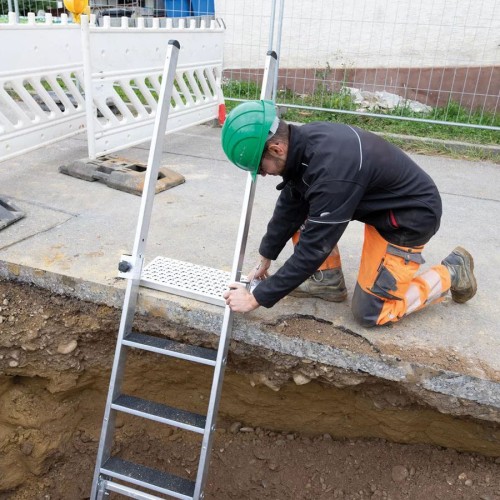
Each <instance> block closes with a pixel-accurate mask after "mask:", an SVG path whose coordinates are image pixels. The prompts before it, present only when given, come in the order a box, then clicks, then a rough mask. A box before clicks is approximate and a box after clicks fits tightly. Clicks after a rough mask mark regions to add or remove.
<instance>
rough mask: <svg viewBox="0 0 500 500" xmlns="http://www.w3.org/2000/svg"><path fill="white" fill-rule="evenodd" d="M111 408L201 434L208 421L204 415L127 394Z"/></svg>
mask: <svg viewBox="0 0 500 500" xmlns="http://www.w3.org/2000/svg"><path fill="white" fill-rule="evenodd" d="M111 408H113V409H114V410H118V411H123V412H125V413H130V414H132V415H137V416H138V417H144V418H149V419H150V420H155V421H156V422H161V423H162V424H168V425H173V426H174V427H178V428H180V429H186V430H188V431H193V432H198V433H199V434H203V432H204V431H205V424H206V421H207V417H205V416H204V415H199V414H198V413H192V412H190V411H185V410H179V409H177V408H172V407H171V406H167V405H164V404H161V403H155V402H154V401H147V400H145V399H141V398H137V397H135V396H127V395H126V394H121V395H120V396H118V398H117V399H115V401H113V403H112V404H111Z"/></svg>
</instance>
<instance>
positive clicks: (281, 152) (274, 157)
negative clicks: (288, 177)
mask: <svg viewBox="0 0 500 500" xmlns="http://www.w3.org/2000/svg"><path fill="white" fill-rule="evenodd" d="M287 151H288V148H287V145H286V144H283V143H276V144H271V145H270V146H269V148H268V149H267V151H266V152H265V153H264V154H263V155H262V159H261V160H260V165H259V170H258V171H257V173H258V174H259V175H262V177H265V176H266V175H282V174H283V171H284V170H285V163H286V155H287Z"/></svg>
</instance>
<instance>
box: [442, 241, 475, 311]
mask: <svg viewBox="0 0 500 500" xmlns="http://www.w3.org/2000/svg"><path fill="white" fill-rule="evenodd" d="M441 264H443V266H446V268H447V269H448V271H449V272H450V277H451V288H450V291H451V298H452V299H453V300H454V301H455V302H458V303H460V304H463V303H464V302H467V301H468V300H470V299H472V297H474V295H476V291H477V283H476V278H475V277H474V259H473V258H472V255H471V254H470V253H469V252H468V251H467V250H465V248H462V247H457V248H455V250H453V252H451V253H450V255H448V257H446V259H444V260H443V261H442V262H441Z"/></svg>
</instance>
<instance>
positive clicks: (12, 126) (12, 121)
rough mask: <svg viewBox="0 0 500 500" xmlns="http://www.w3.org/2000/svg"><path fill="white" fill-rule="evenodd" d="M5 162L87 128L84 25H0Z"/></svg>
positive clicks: (0, 139) (0, 140)
mask: <svg viewBox="0 0 500 500" xmlns="http://www.w3.org/2000/svg"><path fill="white" fill-rule="evenodd" d="M0 47H1V53H2V55H1V57H0V160H5V159H8V158H11V157H13V156H15V155H18V154H22V153H25V152H27V151H30V150H32V149H36V148H38V147H40V146H43V145H46V144H50V143H51V142H55V141H59V140H61V139H64V138H67V137H70V136H71V135H73V134H76V133H78V132H79V131H81V130H82V129H83V128H84V127H85V100H84V97H83V91H82V85H83V60H82V50H81V36H80V27H79V26H78V25H70V24H68V22H67V16H65V15H63V16H61V23H60V24H53V23H52V18H51V16H50V15H46V20H45V24H35V15H34V14H31V15H29V16H28V24H23V25H21V24H17V23H16V20H15V14H14V13H11V14H9V23H8V24H2V25H0Z"/></svg>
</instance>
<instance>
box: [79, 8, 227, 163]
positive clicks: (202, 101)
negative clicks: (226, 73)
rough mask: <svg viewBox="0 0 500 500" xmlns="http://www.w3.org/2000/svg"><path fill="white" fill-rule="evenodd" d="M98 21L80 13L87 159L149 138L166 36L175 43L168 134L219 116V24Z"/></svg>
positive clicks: (142, 20)
mask: <svg viewBox="0 0 500 500" xmlns="http://www.w3.org/2000/svg"><path fill="white" fill-rule="evenodd" d="M128 23H129V19H128V18H126V17H124V18H122V25H121V26H120V27H112V26H111V25H110V18H104V25H103V26H96V25H95V22H92V20H90V22H89V20H88V19H87V18H86V17H84V16H82V46H83V57H84V72H85V89H86V94H87V102H88V103H90V102H92V103H93V106H88V107H87V129H88V145H89V157H90V158H95V157H97V156H101V155H104V154H107V153H110V152H113V151H116V150H118V149H122V148H123V147H124V145H126V146H132V145H134V144H139V143H141V142H144V141H146V140H149V139H150V138H151V134H152V131H153V125H154V119H155V115H156V109H157V96H158V94H159V91H160V78H161V74H162V71H163V66H164V62H165V55H166V50H167V44H168V41H169V40H170V39H175V40H177V41H178V42H179V43H180V46H181V49H180V52H179V59H178V63H177V73H176V79H175V82H174V91H173V96H172V102H171V109H170V114H169V118H168V126H167V133H168V132H173V131H177V130H180V129H182V128H186V127H189V126H191V125H195V124H199V123H203V122H207V121H209V120H212V119H215V118H217V116H218V111H219V105H220V104H221V103H222V94H221V91H220V80H221V74H222V54H223V42H224V38H223V37H224V29H223V28H221V27H217V24H216V21H212V22H211V23H210V25H209V26H206V25H205V23H204V22H203V21H202V22H201V26H200V27H196V23H195V21H193V22H192V23H190V24H189V25H188V26H185V25H184V21H183V20H181V21H180V23H179V27H177V28H173V27H172V22H171V20H170V19H168V20H167V24H166V26H165V27H160V25H159V19H153V23H152V26H151V27H145V25H144V19H140V18H139V19H136V26H135V27H129V26H128Z"/></svg>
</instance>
